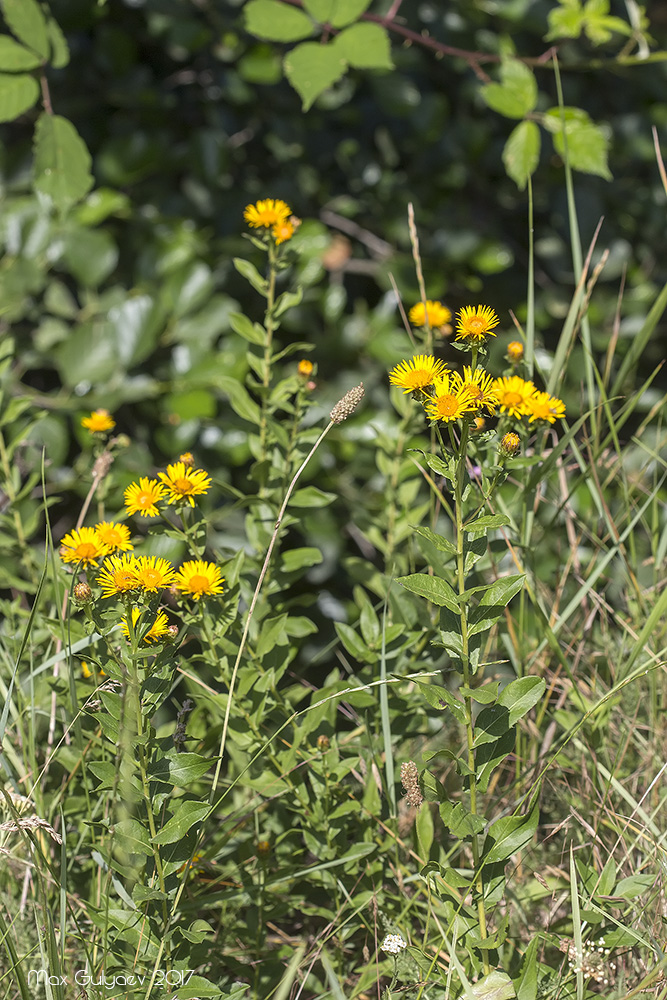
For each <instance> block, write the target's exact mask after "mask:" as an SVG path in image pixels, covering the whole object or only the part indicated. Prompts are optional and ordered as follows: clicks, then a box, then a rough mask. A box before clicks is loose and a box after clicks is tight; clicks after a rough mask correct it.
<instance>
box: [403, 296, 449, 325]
mask: <svg viewBox="0 0 667 1000" xmlns="http://www.w3.org/2000/svg"><path fill="white" fill-rule="evenodd" d="M427 318H428V325H429V326H430V327H439V326H445V325H446V324H447V323H449V321H450V319H451V318H452V311H451V309H448V308H447V306H443V304H442V302H431V300H430V299H427V300H426V309H424V303H423V302H418V303H417V305H416V306H413V307H412V309H411V310H410V312H409V313H408V319H409V320H410V322H411V323H412V325H413V326H426V320H427Z"/></svg>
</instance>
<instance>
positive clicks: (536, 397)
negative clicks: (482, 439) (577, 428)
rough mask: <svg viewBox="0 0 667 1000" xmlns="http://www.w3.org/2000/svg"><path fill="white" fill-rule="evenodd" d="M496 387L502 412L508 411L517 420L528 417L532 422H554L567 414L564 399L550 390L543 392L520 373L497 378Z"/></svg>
mask: <svg viewBox="0 0 667 1000" xmlns="http://www.w3.org/2000/svg"><path fill="white" fill-rule="evenodd" d="M495 389H496V395H497V396H498V405H499V407H500V412H501V413H508V414H509V415H510V416H511V417H515V418H516V419H517V420H520V419H521V417H528V419H529V422H530V423H531V424H532V423H533V422H534V421H535V420H546V421H547V423H549V424H553V423H555V421H556V419H557V418H559V417H564V416H565V404H564V403H563V401H562V399H558V398H557V397H556V396H550V395H549V393H548V392H541V391H540V390H539V389H538V388H537V387H536V386H535V385H534V384H533V383H532V382H529V381H526V380H525V379H522V378H521V377H520V376H519V375H510V376H508V377H505V378H497V379H496V381H495Z"/></svg>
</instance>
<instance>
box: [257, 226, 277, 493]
mask: <svg viewBox="0 0 667 1000" xmlns="http://www.w3.org/2000/svg"><path fill="white" fill-rule="evenodd" d="M268 252H269V277H268V282H269V284H268V288H267V291H266V312H265V314H264V332H265V334H266V336H265V338H264V366H263V369H262V386H263V388H264V392H263V393H262V410H261V414H260V424H259V445H260V460H264V459H265V458H266V447H267V438H268V426H269V385H270V384H271V352H272V350H273V330H274V325H273V307H274V305H275V299H276V247H275V245H274V243H273V242H270V243H269V248H268ZM263 491H264V487H262V490H261V491H260V493H262V492H263Z"/></svg>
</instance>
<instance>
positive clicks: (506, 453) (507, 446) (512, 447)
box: [498, 431, 521, 458]
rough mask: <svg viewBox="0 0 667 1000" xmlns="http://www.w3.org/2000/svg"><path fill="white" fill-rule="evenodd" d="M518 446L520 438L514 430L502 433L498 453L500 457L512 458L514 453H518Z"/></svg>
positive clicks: (519, 445)
mask: <svg viewBox="0 0 667 1000" xmlns="http://www.w3.org/2000/svg"><path fill="white" fill-rule="evenodd" d="M520 447H521V438H520V437H519V435H518V434H515V433H514V431H510V432H509V434H503V436H502V438H501V439H500V444H499V445H498V454H499V455H500V457H501V458H514V456H515V455H518V454H519V448H520Z"/></svg>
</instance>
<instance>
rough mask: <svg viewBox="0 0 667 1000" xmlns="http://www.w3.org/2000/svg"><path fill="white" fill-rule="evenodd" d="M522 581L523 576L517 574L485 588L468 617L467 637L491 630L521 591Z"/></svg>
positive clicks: (502, 578)
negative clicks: (477, 603)
mask: <svg viewBox="0 0 667 1000" xmlns="http://www.w3.org/2000/svg"><path fill="white" fill-rule="evenodd" d="M523 581H524V574H523V573H519V574H518V575H516V576H503V577H501V578H500V580H496V581H495V583H492V584H491V586H490V587H487V588H486V590H485V591H484V593H483V594H482V598H481V600H480V602H479V605H478V606H477V607H476V608H474V609H473V611H472V613H471V615H470V623H469V625H470V627H469V629H468V635H471V636H472V635H478V634H479V633H480V632H485V631H486V630H487V629H489V628H491V626H492V625H493V624H494V622H496V621H497V620H498V619H499V618H500V617H501V615H502V614H503V613H504V611H505V608H506V607H507V605H508V604H509V602H510V601H511V599H512V598H513V597H514V595H515V594H517V593H518V592H519V591H520V590H521V588H522V586H523Z"/></svg>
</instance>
